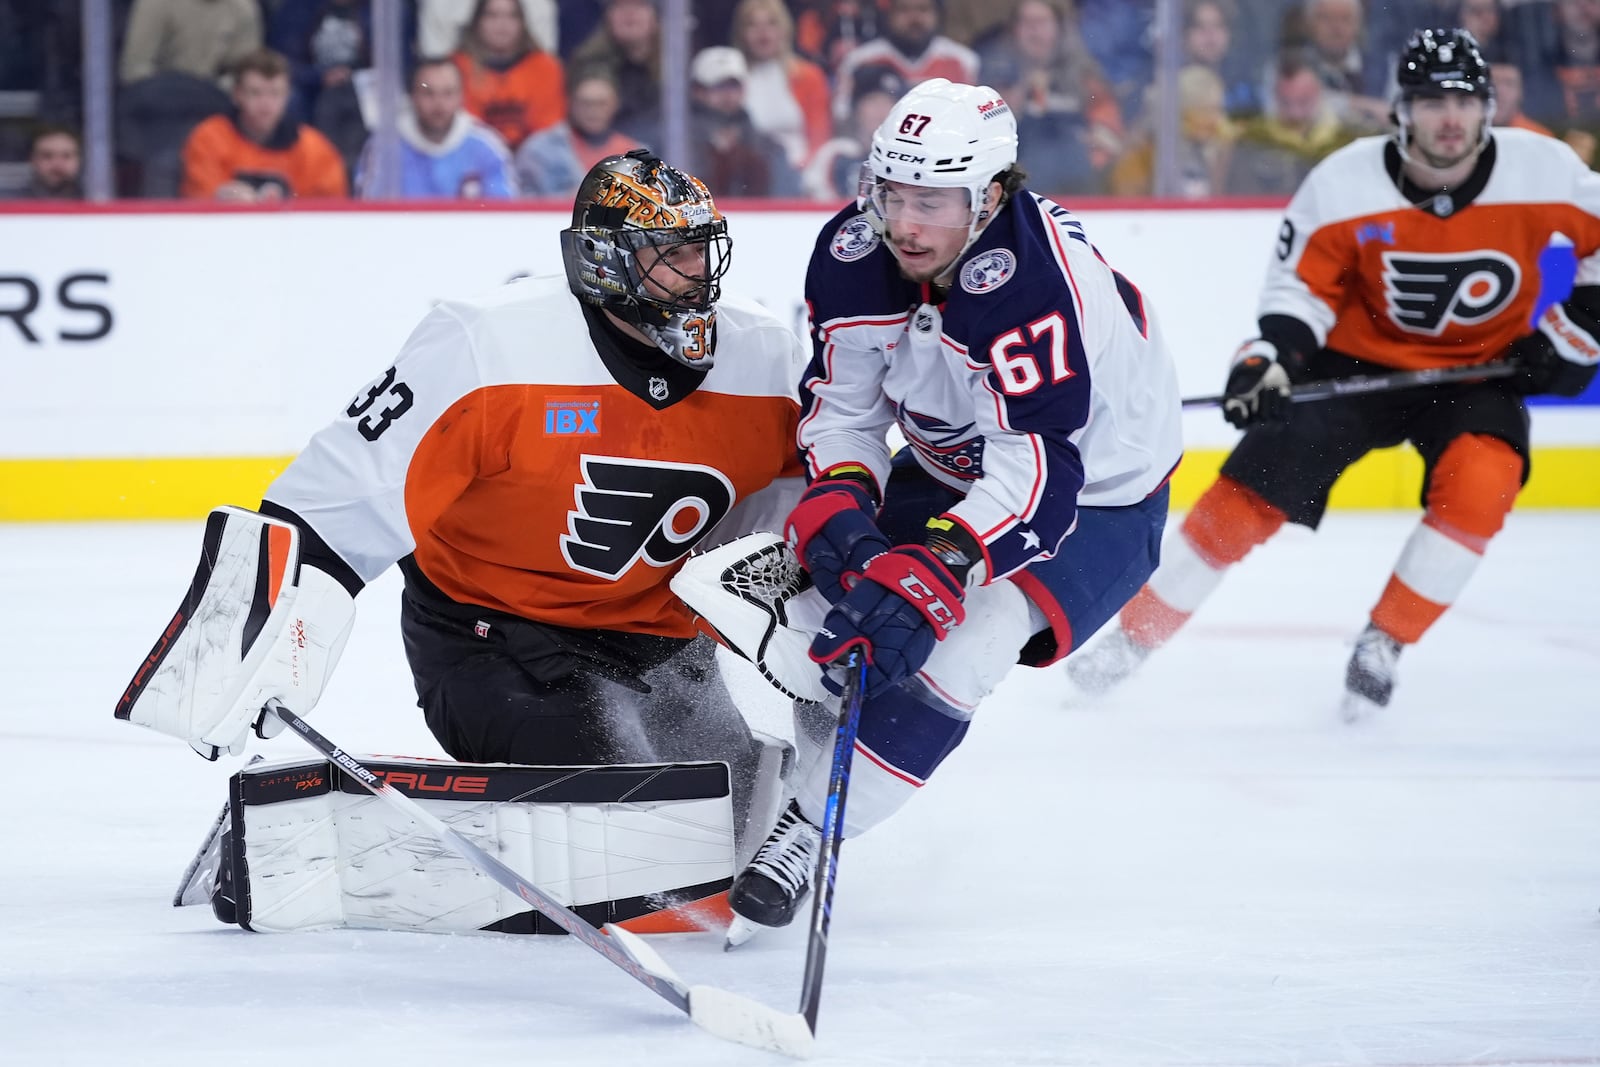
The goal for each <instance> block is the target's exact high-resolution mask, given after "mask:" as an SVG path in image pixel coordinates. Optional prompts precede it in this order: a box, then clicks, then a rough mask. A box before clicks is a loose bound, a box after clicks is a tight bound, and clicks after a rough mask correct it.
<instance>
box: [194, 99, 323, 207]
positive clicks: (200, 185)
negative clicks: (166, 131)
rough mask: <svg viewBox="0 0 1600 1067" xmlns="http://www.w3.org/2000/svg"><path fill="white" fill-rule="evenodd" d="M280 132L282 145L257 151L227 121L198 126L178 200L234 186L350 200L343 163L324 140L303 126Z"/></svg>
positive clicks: (214, 119) (214, 120) (210, 194)
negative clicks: (264, 187)
mask: <svg viewBox="0 0 1600 1067" xmlns="http://www.w3.org/2000/svg"><path fill="white" fill-rule="evenodd" d="M279 130H280V133H283V134H285V135H284V136H282V137H281V143H276V144H273V145H260V144H257V143H256V142H254V141H252V140H250V139H249V138H247V137H246V136H245V135H244V134H242V133H240V132H239V127H238V126H236V125H234V122H233V120H232V119H231V118H229V117H228V116H227V115H213V116H211V117H210V118H208V119H206V120H205V121H204V122H202V123H200V125H198V126H196V127H195V128H194V131H193V132H192V133H190V134H189V139H188V140H187V141H185V142H184V145H183V189H182V195H183V196H185V197H196V198H198V197H213V196H216V195H217V190H218V189H219V188H221V187H222V186H223V185H225V184H227V183H228V182H232V181H242V182H244V183H245V184H247V185H250V186H251V187H253V188H256V189H260V188H261V187H262V186H266V185H273V186H276V187H277V188H278V189H279V191H280V192H281V193H282V194H283V196H284V197H286V198H287V197H291V196H303V197H317V196H327V197H342V196H348V195H349V192H350V190H349V183H348V181H347V179H346V176H345V167H344V160H342V159H340V158H339V151H338V149H336V148H334V147H333V145H332V143H330V142H329V140H328V139H327V138H326V137H324V136H323V135H322V134H320V133H318V132H317V131H316V130H314V129H312V128H311V127H310V126H304V125H302V126H299V127H298V128H294V129H292V130H291V129H290V128H289V127H280V128H279Z"/></svg>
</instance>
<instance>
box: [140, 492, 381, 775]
mask: <svg viewBox="0 0 1600 1067" xmlns="http://www.w3.org/2000/svg"><path fill="white" fill-rule="evenodd" d="M354 622H355V600H354V599H353V598H352V597H351V595H350V593H349V592H347V591H346V590H345V588H344V586H342V585H340V584H339V582H337V581H336V580H334V579H333V578H332V577H331V576H329V575H328V574H327V573H325V572H323V571H321V570H318V569H317V568H315V567H311V566H302V565H301V563H300V531H299V530H298V529H297V528H296V527H295V526H293V525H291V524H290V523H286V522H281V521H279V520H277V519H270V518H267V517H266V516H264V515H260V514H258V513H256V512H254V511H248V510H246V509H244V508H236V507H221V508H217V509H215V510H214V511H212V512H211V515H210V516H209V517H208V518H207V520H206V532H205V543H204V546H203V548H202V550H201V554H200V566H199V568H198V569H197V570H196V571H195V576H194V581H193V582H191V583H190V585H189V592H188V595H187V596H185V597H184V600H183V603H182V604H180V605H179V607H178V612H177V614H176V615H174V616H173V618H172V621H171V622H170V623H168V624H167V628H166V630H165V632H163V633H162V635H161V638H160V639H159V640H158V641H157V642H156V645H155V648H153V649H152V650H151V651H150V655H149V656H147V657H146V658H145V661H144V663H143V664H142V665H141V666H140V667H139V670H138V672H137V673H136V674H135V675H134V677H133V681H132V682H130V683H129V684H128V688H127V690H126V691H125V692H124V693H123V694H122V699H121V700H120V701H118V703H117V711H116V717H117V718H119V719H126V720H127V721H129V722H134V723H138V724H139V725H140V726H148V727H150V728H151V729H153V730H159V731H160V732H162V733H164V734H171V735H172V736H173V737H177V738H181V739H182V740H184V741H187V742H188V743H189V746H190V747H191V748H193V749H194V750H195V751H196V752H198V753H200V755H202V756H204V757H205V758H206V759H209V760H214V759H216V758H217V757H218V756H219V755H221V754H222V753H223V752H228V753H230V754H232V755H237V754H239V753H240V752H242V751H244V744H245V738H246V733H247V732H248V731H249V730H250V729H251V727H252V726H254V727H255V730H256V733H257V735H258V736H260V737H271V736H272V735H274V734H276V733H277V732H278V731H279V730H281V729H282V728H283V724H282V722H281V720H279V719H278V718H277V717H276V716H271V715H268V714H267V713H266V712H264V711H263V710H262V708H263V706H264V705H265V704H266V703H267V701H268V700H272V699H277V700H279V701H281V702H282V703H283V705H284V706H285V707H287V708H288V709H289V710H291V711H293V712H294V713H295V714H297V715H305V714H307V713H308V712H310V711H311V709H312V708H313V707H315V706H316V703H317V699H318V698H319V697H320V696H321V695H322V687H323V685H324V684H325V683H326V682H327V679H328V676H329V675H330V674H332V673H333V668H334V667H335V665H337V664H338V662H339V654H340V652H342V651H343V650H344V643H345V640H346V639H347V638H348V637H349V636H350V627H351V625H352V624H353V623H354Z"/></svg>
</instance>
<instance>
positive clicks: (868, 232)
mask: <svg viewBox="0 0 1600 1067" xmlns="http://www.w3.org/2000/svg"><path fill="white" fill-rule="evenodd" d="M877 247H878V231H877V230H874V229H873V228H872V223H870V222H868V221H867V218H866V216H865V215H857V216H856V217H855V218H853V219H851V220H850V221H849V222H847V223H845V224H844V225H843V226H840V227H839V231H838V232H837V233H835V234H834V235H833V240H832V241H831V242H829V245H828V251H830V252H832V253H833V258H834V259H837V260H838V261H839V262H841V263H851V262H854V261H855V260H858V259H860V258H861V257H862V256H864V255H866V254H867V253H868V252H871V251H872V250H873V249H874V248H877Z"/></svg>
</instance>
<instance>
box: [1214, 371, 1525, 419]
mask: <svg viewBox="0 0 1600 1067" xmlns="http://www.w3.org/2000/svg"><path fill="white" fill-rule="evenodd" d="M1518 369H1519V368H1518V367H1517V366H1516V365H1515V364H1512V363H1475V364H1473V365H1471V366H1466V367H1430V368H1428V369H1427V370H1405V371H1396V372H1395V373H1394V374H1358V375H1356V376H1355V377H1353V378H1329V379H1328V380H1326V381H1321V382H1307V383H1306V384H1304V385H1297V386H1295V387H1294V388H1293V389H1290V390H1289V400H1290V402H1292V403H1295V404H1305V403H1309V402H1311V401H1313V400H1327V399H1329V398H1331V397H1336V396H1359V395H1361V394H1364V393H1389V392H1393V391H1395V390H1397V389H1415V388H1417V387H1419V386H1423V385H1449V384H1451V383H1452V382H1481V381H1488V380H1489V379H1491V378H1509V377H1510V376H1511V375H1513V374H1515V373H1517V370H1518ZM1226 399H1227V396H1226V395H1224V394H1220V393H1219V394H1217V395H1216V396H1191V397H1188V398H1186V399H1185V400H1184V402H1183V406H1184V407H1185V408H1204V407H1216V406H1218V405H1220V404H1221V403H1222V402H1223V401H1224V400H1226Z"/></svg>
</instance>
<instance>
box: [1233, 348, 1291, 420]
mask: <svg viewBox="0 0 1600 1067" xmlns="http://www.w3.org/2000/svg"><path fill="white" fill-rule="evenodd" d="M1222 417H1223V418H1225V419H1227V420H1228V421H1229V422H1230V423H1232V424H1233V425H1234V426H1237V427H1238V428H1239V429H1241V430H1242V429H1244V428H1245V427H1247V426H1252V425H1255V424H1257V423H1281V422H1283V421H1285V420H1286V419H1288V417H1289V372H1288V371H1286V370H1284V369H1283V365H1282V364H1281V363H1279V362H1278V346H1277V345H1275V344H1273V343H1272V342H1271V341H1268V340H1265V339H1263V338H1260V337H1258V338H1256V339H1255V340H1253V341H1246V342H1245V343H1244V345H1243V346H1242V347H1241V348H1240V349H1239V354H1238V355H1237V356H1235V357H1234V360H1233V369H1232V370H1230V371H1229V372H1228V384H1227V386H1226V387H1224V389H1223V390H1222Z"/></svg>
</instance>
